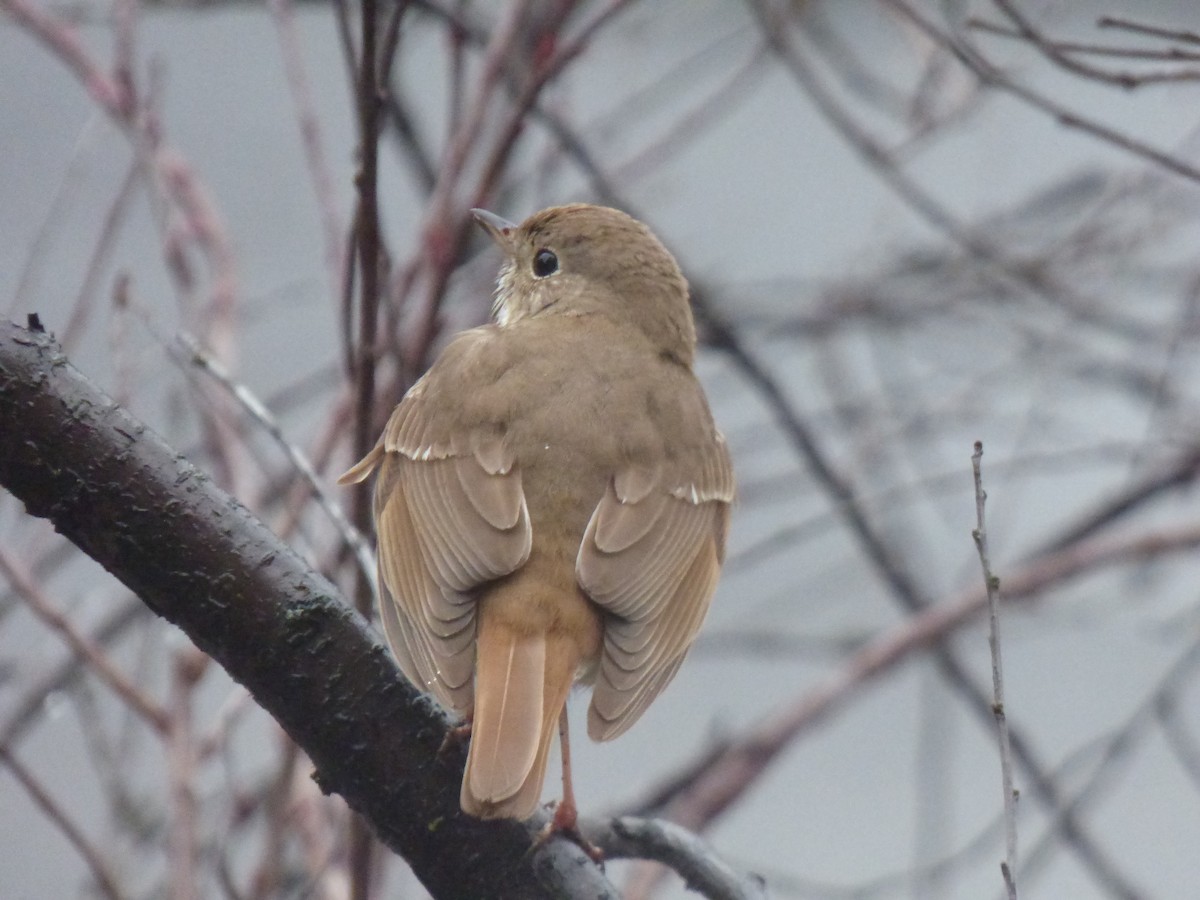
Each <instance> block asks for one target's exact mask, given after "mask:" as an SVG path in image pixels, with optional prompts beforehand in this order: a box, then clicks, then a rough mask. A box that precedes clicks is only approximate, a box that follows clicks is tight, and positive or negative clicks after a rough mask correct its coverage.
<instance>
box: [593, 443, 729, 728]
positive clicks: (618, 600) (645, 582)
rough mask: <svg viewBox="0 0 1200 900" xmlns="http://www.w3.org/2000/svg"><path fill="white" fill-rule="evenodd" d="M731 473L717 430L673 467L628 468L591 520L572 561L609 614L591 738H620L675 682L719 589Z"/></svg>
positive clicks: (664, 465)
mask: <svg viewBox="0 0 1200 900" xmlns="http://www.w3.org/2000/svg"><path fill="white" fill-rule="evenodd" d="M733 492H734V486H733V469H732V466H731V464H730V461H729V453H728V451H727V449H726V447H725V442H724V440H723V439H722V438H721V435H720V434H719V433H718V432H717V431H716V430H715V429H714V430H711V431H710V432H709V433H708V434H707V435H706V436H705V439H704V440H703V441H702V442H700V443H699V444H698V445H696V446H694V447H692V448H689V451H688V452H686V453H684V454H682V455H681V456H680V457H679V459H678V461H677V462H674V463H671V464H666V463H664V464H662V465H659V466H655V467H642V466H634V465H630V466H626V467H625V468H623V469H621V470H619V471H618V472H617V473H616V475H615V476H614V477H613V479H612V480H611V482H610V483H609V485H608V488H607V490H606V491H605V494H604V497H603V499H601V501H600V503H599V505H598V506H597V507H596V510H595V512H594V513H593V514H592V518H591V521H590V522H589V523H588V526H587V531H586V532H585V533H584V537H583V542H582V544H581V546H580V549H579V557H578V560H577V562H576V577H577V579H578V581H579V584H580V586H581V587H582V588H583V589H584V590H585V591H586V592H587V593H588V595H589V596H590V597H591V598H592V599H593V600H594V601H595V602H596V603H597V604H599V605H600V606H601V607H603V609H604V610H605V612H606V613H607V615H606V616H605V624H604V650H603V653H602V654H601V658H600V666H599V670H598V672H597V674H596V685H595V688H594V691H593V693H592V703H591V708H590V709H589V711H588V734H590V735H591V736H592V738H593V739H594V740H610V739H611V738H615V737H617V736H618V735H620V734H622V733H623V732H624V731H625V730H626V729H627V728H629V726H631V725H632V724H633V723H634V722H635V721H637V719H638V717H639V716H641V714H642V713H643V712H644V711H645V709H646V707H647V706H648V705H649V704H650V701H651V700H653V699H654V698H655V697H656V696H657V695H658V693H659V692H660V691H661V690H662V689H663V688H664V687H666V686H667V684H668V683H669V682H670V681H671V679H672V678H673V677H674V675H675V672H676V670H677V669H678V668H679V665H680V663H682V662H683V658H684V656H685V655H686V654H687V651H688V648H689V647H690V646H691V643H692V640H693V639H694V638H695V636H696V632H697V631H699V629H700V624H701V622H702V621H703V620H704V616H705V614H706V613H707V612H708V606H709V601H710V600H711V599H712V595H713V591H714V590H716V586H717V577H718V575H719V574H720V569H721V562H722V561H723V559H724V552H725V534H726V531H727V529H728V523H729V504H730V503H731V501H732V500H733Z"/></svg>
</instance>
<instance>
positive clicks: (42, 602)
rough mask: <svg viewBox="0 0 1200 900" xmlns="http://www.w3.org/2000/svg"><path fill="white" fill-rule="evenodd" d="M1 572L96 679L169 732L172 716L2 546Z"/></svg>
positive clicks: (152, 723)
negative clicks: (78, 625) (83, 632)
mask: <svg viewBox="0 0 1200 900" xmlns="http://www.w3.org/2000/svg"><path fill="white" fill-rule="evenodd" d="M0 575H3V576H4V577H5V578H7V579H8V582H9V584H11V585H12V587H13V590H15V591H16V592H17V593H18V594H19V595H20V596H21V597H22V599H24V601H25V603H26V604H27V605H28V607H29V609H30V610H31V611H32V612H33V614H34V615H35V616H37V617H38V618H39V619H41V620H42V622H43V623H44V624H45V625H46V626H48V627H49V628H50V629H51V630H52V631H56V632H58V633H59V634H60V635H62V638H63V640H64V641H66V643H67V646H69V647H70V648H71V651H72V652H73V653H74V654H75V655H76V656H78V657H79V658H81V659H83V660H85V661H86V662H87V665H88V667H89V668H90V669H91V670H92V672H93V673H95V675H96V677H97V678H99V679H100V680H101V681H103V682H104V683H105V684H107V685H108V686H109V687H110V688H112V690H113V692H114V693H116V694H117V696H119V697H120V698H121V699H122V700H124V701H125V703H126V704H127V705H128V706H129V708H130V709H132V710H133V711H134V712H136V713H137V714H138V715H139V716H140V717H141V718H142V719H143V720H144V721H145V722H146V723H147V724H148V725H150V727H151V728H153V729H154V730H155V731H156V732H158V733H159V734H165V733H166V732H167V730H168V728H169V718H168V715H167V713H166V711H165V710H164V709H163V708H162V707H161V706H159V705H158V704H157V703H155V702H154V700H153V699H151V698H150V697H149V696H147V695H146V694H145V693H143V692H142V691H141V690H140V689H139V688H138V687H137V686H136V685H135V684H134V683H133V682H132V681H130V680H129V679H128V678H126V677H125V675H124V674H122V672H121V671H120V669H118V668H117V667H116V665H114V664H113V662H112V660H110V659H109V658H108V656H106V655H105V654H104V652H103V651H102V650H101V649H100V648H99V647H97V646H96V645H95V644H93V643H92V641H91V640H90V639H89V638H87V637H86V636H85V635H83V634H81V633H80V632H79V630H78V629H77V628H76V627H75V625H74V624H73V623H72V622H71V620H70V619H69V618H68V617H67V616H65V615H63V614H62V613H61V612H59V611H58V610H57V609H56V608H55V607H54V604H53V602H51V600H50V598H49V597H47V596H46V595H45V594H44V593H43V592H42V590H41V589H40V588H39V587H38V586H37V583H36V582H35V581H34V578H33V574H32V573H31V572H29V570H28V569H26V568H25V566H24V564H23V563H21V562H18V561H17V559H16V558H15V557H13V556H12V554H11V553H9V552H8V551H7V550H6V549H5V548H4V547H2V546H0Z"/></svg>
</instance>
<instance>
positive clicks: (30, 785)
mask: <svg viewBox="0 0 1200 900" xmlns="http://www.w3.org/2000/svg"><path fill="white" fill-rule="evenodd" d="M0 764H2V765H4V767H5V768H7V769H8V771H9V772H11V773H12V775H13V777H14V778H16V779H17V781H18V782H20V784H21V787H23V788H24V789H25V792H26V793H27V794H29V797H30V799H32V800H33V802H34V803H35V804H36V805H37V807H38V808H39V809H41V811H42V812H43V813H45V814H46V818H48V819H49V820H50V821H51V822H53V823H54V824H55V825H56V826H57V827H58V830H59V831H61V832H62V833H63V836H64V837H66V839H67V840H68V841H70V843H71V846H72V847H74V848H75V849H76V850H77V851H78V852H79V855H80V856H81V857H83V861H84V862H85V863H87V867H88V869H89V870H90V871H91V873H92V877H93V878H94V879H96V887H97V888H98V889H99V890H100V892H101V893H102V894H103V895H104V896H105V897H108V898H109V900H122V898H123V897H124V896H125V895H124V893H123V892H122V891H121V889H120V888H119V887H118V886H117V882H116V880H115V879H114V878H113V874H112V873H111V872H110V871H109V870H108V866H107V865H106V864H105V862H104V858H103V857H102V856H101V855H100V851H99V850H98V849H97V848H96V847H93V846H92V843H91V841H89V840H88V839H87V837H86V836H85V835H84V833H83V832H82V831H80V830H79V827H78V826H77V825H76V824H75V821H74V820H73V819H72V818H71V817H70V815H68V814H67V812H66V810H65V809H63V807H62V806H61V805H60V804H59V803H58V801H57V800H55V799H54V798H53V797H51V796H50V792H49V791H47V790H46V789H45V788H44V787H43V786H42V784H41V782H39V781H38V780H37V779H36V778H35V777H34V775H33V773H32V772H30V771H29V770H28V769H27V768H25V766H24V765H23V764H22V763H21V761H20V760H18V759H17V758H16V757H15V756H13V754H12V752H11V751H10V750H9V749H8V746H7V745H6V744H2V743H0Z"/></svg>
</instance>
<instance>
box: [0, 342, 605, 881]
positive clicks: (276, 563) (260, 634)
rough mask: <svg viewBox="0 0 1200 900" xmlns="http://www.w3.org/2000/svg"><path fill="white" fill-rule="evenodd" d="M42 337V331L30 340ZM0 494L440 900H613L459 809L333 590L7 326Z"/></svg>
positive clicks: (407, 696) (443, 723)
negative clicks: (165, 635)
mask: <svg viewBox="0 0 1200 900" xmlns="http://www.w3.org/2000/svg"><path fill="white" fill-rule="evenodd" d="M35 328H36V324H35ZM0 422H3V423H4V427H2V428H0V485H3V486H4V487H5V488H7V489H8V490H10V491H11V492H12V493H13V494H14V495H15V496H16V497H17V498H18V499H20V500H21V501H22V502H24V504H25V507H26V510H27V511H28V512H29V514H30V515H34V516H38V517H41V518H47V519H49V520H50V521H51V522H52V523H53V524H54V526H55V528H57V529H58V531H59V532H61V533H62V534H63V535H64V536H66V537H67V538H68V539H69V540H71V541H73V542H74V543H75V544H76V545H77V546H79V547H80V548H81V549H82V550H83V551H84V552H86V553H87V554H88V555H89V556H91V557H92V558H93V559H95V560H96V561H97V562H99V563H100V564H101V565H103V566H104V567H105V568H106V569H108V570H109V571H110V572H111V573H112V574H113V575H115V576H116V577H117V578H118V579H120V580H121V581H122V582H123V583H124V584H126V585H127V586H128V587H129V588H130V589H131V590H133V591H134V592H135V593H137V594H138V596H140V597H141V598H142V599H143V601H144V602H145V603H146V604H147V605H148V606H149V607H150V608H151V609H153V610H154V611H155V612H156V613H158V614H159V615H160V616H162V617H163V618H165V619H167V620H168V621H170V622H172V623H174V624H176V625H178V626H179V627H180V628H181V629H183V631H185V632H186V633H187V634H188V636H189V637H190V638H191V639H192V640H193V641H194V642H195V643H196V645H197V646H199V647H200V649H202V650H203V651H204V652H205V653H207V654H208V655H210V656H211V657H212V658H213V659H214V660H216V661H217V662H218V663H220V664H221V665H222V666H223V667H224V668H225V669H226V671H228V672H229V674H230V675H231V676H232V677H233V678H234V679H235V680H237V681H238V682H240V683H241V684H243V685H245V687H246V688H247V689H248V690H249V691H250V692H251V693H252V694H253V695H254V698H255V699H256V700H257V701H258V703H259V704H260V705H261V706H262V707H263V708H264V709H265V710H266V711H267V712H269V713H270V714H271V715H272V716H274V717H275V718H276V720H278V721H279V723H280V725H282V726H283V728H284V729H285V730H286V731H287V732H288V734H289V735H291V737H292V739H293V740H295V741H296V743H297V744H299V745H300V747H301V748H303V750H304V751H305V752H306V753H307V754H308V755H309V757H310V758H311V759H312V761H313V763H314V764H315V766H316V773H315V775H314V777H315V778H316V780H317V783H318V784H319V785H320V786H321V789H322V790H324V791H325V792H327V793H337V794H340V795H341V796H342V797H343V798H345V800H346V802H347V803H349V804H350V806H351V807H352V808H353V809H355V810H356V811H357V812H359V813H360V814H362V815H363V816H364V817H365V818H366V819H368V820H369V821H370V822H371V824H372V826H373V828H374V829H375V831H376V833H377V834H378V835H379V837H380V839H381V840H382V841H383V842H384V843H385V844H387V845H388V846H389V847H391V848H392V849H393V850H395V851H396V852H397V853H400V854H401V855H402V856H404V858H405V859H406V860H407V861H408V862H409V864H410V865H411V866H412V867H413V870H414V871H415V872H416V874H417V877H418V878H420V879H421V881H422V883H424V885H425V887H426V888H427V889H428V890H429V891H430V892H431V893H432V894H433V896H434V897H436V898H439V900H441V898H464V900H465V898H478V897H496V898H506V897H520V898H527V897H529V898H536V897H547V898H549V897H583V896H587V897H589V898H592V897H609V898H615V897H616V896H617V894H616V891H615V890H614V889H613V887H612V886H611V885H610V884H609V883H608V882H607V881H606V880H605V879H604V877H603V876H602V875H601V874H600V872H599V871H598V870H597V869H596V868H595V867H594V866H593V865H592V864H591V863H590V862H589V861H588V860H587V858H586V857H585V856H584V855H583V854H582V852H581V851H580V850H579V849H578V848H576V847H575V846H574V845H572V844H569V843H567V842H565V841H553V842H551V843H550V844H548V845H547V846H545V847H544V848H542V849H541V850H540V851H539V852H537V853H535V854H533V855H532V856H530V855H529V849H530V846H531V828H532V829H536V828H538V827H539V826H540V824H541V823H540V822H539V821H538V820H537V819H536V818H535V819H534V820H533V822H531V823H530V825H529V826H524V825H520V824H518V823H515V822H507V821H506V822H498V823H496V822H493V823H489V822H482V821H478V820H475V819H471V818H470V817H468V816H465V815H464V814H462V813H461V812H460V810H459V806H458V792H459V780H460V778H461V773H462V765H463V761H464V759H463V757H464V755H465V754H464V753H463V752H461V750H460V751H459V752H458V753H456V754H454V755H453V756H452V758H451V759H450V760H449V761H448V762H441V761H439V757H438V748H439V746H440V745H441V742H442V737H443V735H444V733H445V731H446V728H447V724H448V723H447V720H446V718H445V716H444V715H443V714H442V713H441V712H440V711H439V710H437V709H436V708H435V707H434V706H433V705H432V704H431V703H430V702H429V701H428V700H427V699H425V698H424V697H423V696H421V695H420V694H419V693H418V692H417V691H416V690H415V689H414V688H413V687H411V686H410V685H409V684H408V683H407V682H405V680H404V678H403V676H401V674H400V672H399V671H398V670H397V668H396V666H395V664H394V663H393V661H392V659H391V656H390V655H389V653H388V651H387V649H386V648H385V647H384V646H383V644H382V643H381V642H380V641H379V639H378V637H377V636H376V635H375V633H374V632H373V631H372V630H371V629H370V627H369V626H368V625H367V624H366V622H364V621H363V619H362V617H361V616H359V615H358V614H356V613H355V612H354V611H353V610H352V609H350V608H349V607H348V606H347V605H346V604H345V603H344V602H343V601H342V600H341V599H340V598H339V597H338V595H337V591H336V590H335V589H334V587H333V586H332V585H331V584H330V583H329V582H328V581H326V580H325V579H324V578H323V577H322V576H320V575H318V574H316V573H315V572H313V571H312V570H311V569H310V568H309V566H308V565H307V564H306V563H305V562H304V561H303V560H302V559H300V557H299V556H298V555H297V554H296V553H295V552H294V551H293V550H292V549H291V548H289V547H288V546H287V545H285V544H284V543H283V542H282V541H280V540H279V539H278V538H277V537H276V536H275V535H274V534H272V533H271V532H270V531H269V530H268V529H267V528H266V526H264V525H263V524H262V523H261V522H259V521H258V520H257V519H256V518H255V517H254V516H253V515H251V514H250V512H249V511H247V510H246V509H245V508H244V507H243V506H242V505H241V504H239V503H238V502H237V501H236V500H234V499H233V498H232V497H230V496H229V495H227V494H225V493H224V492H223V491H221V490H219V489H218V488H217V487H215V486H214V485H213V483H212V482H211V481H210V480H209V479H208V478H207V477H206V476H205V475H204V474H202V473H201V472H199V471H198V470H196V469H195V468H194V467H193V466H192V465H191V464H190V463H189V462H187V460H185V459H183V458H182V457H181V456H179V455H178V454H177V453H176V452H175V451H174V450H172V449H171V448H170V447H169V446H168V445H167V444H166V443H165V442H164V441H163V440H162V439H161V438H160V437H158V436H157V435H156V434H154V433H153V432H151V431H150V430H149V429H148V428H146V426H144V425H143V424H142V423H141V422H139V421H138V420H136V419H135V418H133V417H132V416H131V415H130V414H129V413H127V412H126V411H125V410H123V409H121V408H120V407H118V406H116V405H115V404H114V403H113V402H112V400H111V399H110V398H108V397H107V396H106V395H104V394H103V393H102V392H101V391H99V390H98V389H97V388H96V387H95V386H94V385H93V384H92V383H91V382H89V381H88V380H87V379H86V378H85V377H84V376H83V375H82V374H81V373H80V372H79V371H77V370H76V369H75V368H74V367H72V366H71V365H70V363H69V362H68V361H67V359H66V357H65V356H64V355H63V353H62V351H61V349H60V348H59V346H58V344H57V342H56V341H55V340H54V339H53V338H52V337H50V336H49V335H47V334H45V333H43V332H41V331H40V330H32V331H31V330H26V329H23V328H20V327H18V326H16V325H13V324H11V323H7V322H6V323H0Z"/></svg>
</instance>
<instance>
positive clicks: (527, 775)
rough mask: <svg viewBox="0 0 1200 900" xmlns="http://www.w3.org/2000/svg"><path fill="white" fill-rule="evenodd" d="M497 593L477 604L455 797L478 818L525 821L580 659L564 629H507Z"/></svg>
mask: <svg viewBox="0 0 1200 900" xmlns="http://www.w3.org/2000/svg"><path fill="white" fill-rule="evenodd" d="M515 587H517V586H516V585H505V586H504V587H501V588H500V589H499V590H500V591H505V589H506V588H507V589H508V590H512V589H513V588H515ZM505 599H506V598H503V597H499V596H493V597H488V598H485V599H484V600H483V601H482V602H481V605H480V610H479V612H480V621H479V632H478V635H477V637H476V641H477V643H476V647H477V651H476V653H477V657H476V669H475V709H474V715H473V718H472V725H471V748H470V751H469V753H468V755H467V769H466V772H465V773H464V774H463V783H462V797H461V803H462V808H463V810H464V811H465V812H467V813H469V814H470V815H473V816H477V817H479V818H482V819H499V818H512V819H527V818H529V816H531V815H532V814H533V811H534V810H535V809H537V804H538V800H539V799H541V796H542V783H543V781H544V780H545V777H546V760H547V758H548V756H549V754H550V744H551V742H552V740H553V737H554V733H555V730H556V728H557V724H558V717H559V714H560V713H561V712H562V709H563V706H564V704H565V703H566V700H567V693H568V692H569V691H570V689H571V684H572V682H573V681H574V678H575V671H576V669H577V667H578V665H579V659H580V653H579V649H578V645H577V642H576V641H575V640H573V639H571V638H570V637H568V636H567V635H562V634H556V633H555V632H554V631H553V630H550V631H547V630H543V629H536V630H531V629H528V628H519V627H515V625H514V623H513V622H512V620H511V617H509V616H506V615H504V608H505V605H506V604H505ZM524 602H525V603H529V602H530V598H524Z"/></svg>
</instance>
